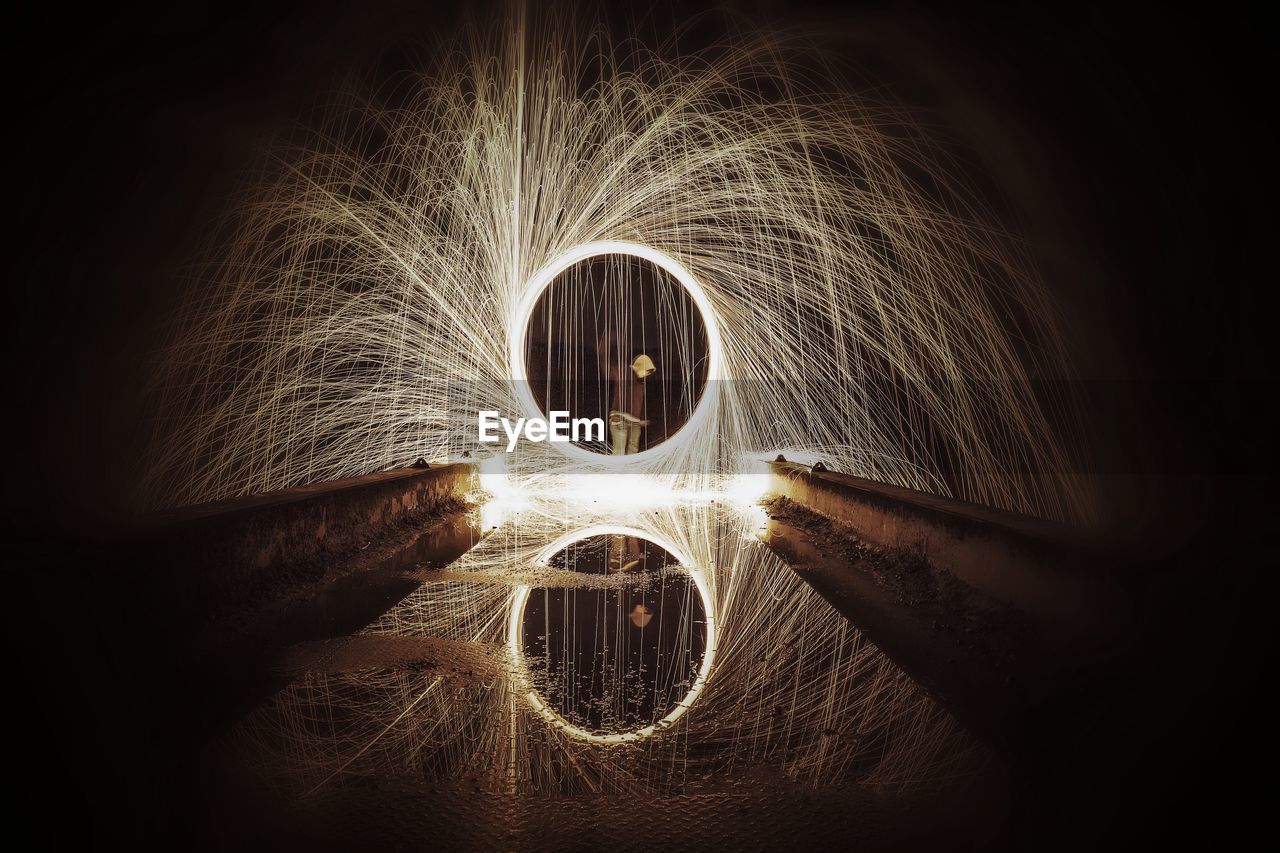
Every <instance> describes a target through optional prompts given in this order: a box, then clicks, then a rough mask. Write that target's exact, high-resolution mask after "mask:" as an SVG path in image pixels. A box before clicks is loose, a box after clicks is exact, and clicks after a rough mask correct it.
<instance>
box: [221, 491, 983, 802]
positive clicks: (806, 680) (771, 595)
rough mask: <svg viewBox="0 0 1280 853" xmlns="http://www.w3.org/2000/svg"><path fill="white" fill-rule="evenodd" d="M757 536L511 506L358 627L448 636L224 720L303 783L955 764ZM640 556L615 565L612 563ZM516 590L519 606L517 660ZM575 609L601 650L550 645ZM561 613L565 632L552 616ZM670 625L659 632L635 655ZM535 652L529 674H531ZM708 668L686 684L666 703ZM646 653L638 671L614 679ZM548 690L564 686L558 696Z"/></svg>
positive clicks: (576, 642)
mask: <svg viewBox="0 0 1280 853" xmlns="http://www.w3.org/2000/svg"><path fill="white" fill-rule="evenodd" d="M755 526H756V522H755V519H754V515H753V514H752V513H742V512H739V511H738V510H734V509H731V508H729V507H728V506H727V505H726V504H725V503H723V502H718V503H709V502H704V503H700V504H697V505H681V504H670V503H669V504H666V505H660V506H656V507H654V506H651V507H646V508H645V509H644V510H643V511H640V510H636V511H634V512H630V513H619V514H616V515H614V516H610V517H608V518H601V517H599V516H593V515H588V514H585V513H583V512H582V511H581V509H580V508H578V507H575V505H573V504H557V505H554V506H543V505H537V504H535V505H532V506H530V507H528V508H526V509H523V510H520V511H519V512H517V513H516V514H515V515H513V516H511V517H508V518H507V520H506V521H505V522H504V523H503V524H502V525H501V526H499V527H498V528H497V529H495V530H494V531H493V532H492V533H491V534H490V535H489V536H488V537H487V538H486V539H485V540H483V541H482V542H480V543H479V545H477V546H476V548H474V549H473V550H472V551H470V552H469V553H467V554H466V555H464V556H463V557H462V558H461V559H460V560H458V561H457V562H456V563H455V564H453V565H452V566H450V567H449V568H448V570H447V571H445V572H440V571H433V572H422V573H420V574H419V575H418V577H419V579H420V580H422V581H423V584H422V586H421V587H419V588H418V590H417V591H416V592H414V593H412V594H411V595H410V596H409V597H408V598H406V599H405V600H404V601H403V602H401V603H400V604H399V605H398V606H397V607H395V608H394V609H393V610H391V611H390V612H388V613H387V614H386V615H384V616H383V617H382V618H381V619H379V620H378V621H377V622H375V623H373V624H372V625H370V626H369V627H367V628H366V629H365V631H364V633H365V634H376V635H391V636H398V637H406V638H408V637H420V638H433V639H437V640H440V641H456V642H454V643H452V644H450V643H448V642H440V643H438V644H434V645H432V646H431V648H432V649H435V648H437V647H438V648H439V649H440V651H439V652H438V653H435V656H434V657H432V658H431V659H429V660H421V659H419V660H417V661H416V662H415V663H413V664H412V665H404V664H403V663H396V662H394V661H391V662H386V661H381V662H380V661H377V660H371V661H369V663H368V665H367V666H365V667H363V668H357V667H354V666H349V665H345V664H344V666H345V667H346V668H345V669H344V670H343V671H342V672H335V671H333V670H334V667H333V666H331V665H329V662H327V661H318V662H316V665H315V666H313V667H311V671H310V674H306V675H302V676H300V677H299V678H297V679H296V680H295V681H294V682H293V683H292V684H291V685H290V686H289V687H288V688H286V689H285V690H283V691H281V692H280V693H279V694H278V695H277V696H276V697H275V699H274V700H272V701H271V702H270V703H268V704H267V705H266V706H264V707H262V708H260V709H259V710H258V711H257V712H255V713H254V714H253V715H251V716H250V717H249V718H248V719H246V720H245V721H244V722H243V723H242V724H241V725H240V726H239V728H238V730H237V732H236V735H235V738H234V740H235V746H236V748H238V749H239V750H241V751H242V754H244V755H245V757H247V758H249V759H251V763H252V764H253V766H256V767H259V768H260V769H261V772H262V774H263V776H264V777H265V779H266V780H267V781H268V782H269V783H271V784H273V785H280V786H283V787H285V788H286V789H289V790H292V791H294V792H296V793H297V794H306V793H307V792H310V791H318V790H322V789H326V788H327V787H329V786H334V785H343V784H346V783H347V782H350V781H356V780H360V779H364V780H377V781H378V782H379V784H382V783H386V782H389V781H391V780H401V781H404V782H405V784H408V783H412V784H419V785H420V784H423V783H429V784H432V785H464V784H465V785H466V786H467V790H471V789H472V788H473V787H474V788H479V789H481V790H486V791H493V792H505V793H508V794H574V793H587V792H594V793H601V794H620V795H650V794H664V795H665V794H671V793H682V792H684V793H687V792H691V791H693V792H696V791H708V790H709V791H722V790H726V786H727V787H728V788H732V787H733V786H735V785H739V784H747V783H746V782H744V781H743V780H751V779H758V778H760V776H761V774H766V775H769V776H770V778H782V779H786V780H790V781H792V782H802V783H805V784H808V785H811V786H822V787H835V786H845V785H849V784H854V785H859V786H865V785H871V786H875V787H880V788H882V787H884V786H898V785H904V784H908V783H912V784H923V783H926V782H929V781H930V780H940V779H948V778H955V777H957V776H964V775H965V774H968V773H970V772H971V771H972V768H973V766H974V761H975V760H976V759H977V757H979V753H976V752H975V747H974V744H973V742H972V741H971V739H970V738H969V737H968V736H967V735H965V734H964V733H963V732H962V731H961V730H959V729H958V728H957V727H956V726H955V724H954V723H953V721H952V720H951V718H950V717H949V716H948V715H947V714H946V713H944V712H943V711H941V710H940V709H939V708H938V707H937V706H936V705H935V704H934V703H933V702H932V701H931V700H930V699H929V698H928V697H927V696H925V695H924V694H923V693H922V692H921V691H920V690H919V688H917V687H916V685H915V684H914V683H913V682H912V681H911V680H910V679H909V678H908V677H907V676H906V675H905V674H904V673H903V672H902V671H901V670H899V669H898V668H897V667H896V666H895V665H894V664H893V663H892V662H891V661H889V660H888V659H887V658H886V657H885V656H884V655H883V654H882V653H881V652H880V651H879V649H877V648H876V647H875V646H873V645H872V644H870V643H869V642H868V641H867V640H866V639H865V638H864V637H863V636H862V634H861V633H860V632H859V631H858V630H857V629H856V628H854V627H853V626H852V625H850V624H849V623H848V622H847V621H846V620H845V619H844V618H843V617H841V616H840V615H839V614H838V613H836V612H835V611H834V610H833V609H832V608H831V607H830V606H829V605H828V604H827V603H826V602H825V601H824V600H823V599H822V598H821V597H820V596H818V594H817V593H815V592H814V591H813V590H812V589H811V588H810V587H809V586H808V585H807V584H806V583H804V581H803V580H801V579H800V578H798V577H797V576H796V574H795V573H794V572H793V571H791V570H790V569H788V568H787V567H786V566H785V565H783V564H782V563H781V562H780V561H779V559H778V558H777V557H776V556H775V555H774V554H773V553H772V552H771V551H769V550H768V549H767V548H766V547H765V546H763V545H762V544H761V543H760V542H759V541H758V540H757V539H756V538H755V536H754V528H755ZM593 528H594V532H592V533H590V535H589V536H588V541H587V542H585V543H581V544H579V545H576V546H574V547H569V546H570V544H571V543H573V542H574V541H577V540H582V539H583V532H582V531H583V530H584V529H585V530H588V531H592V529H593ZM620 529H621V530H625V531H626V535H623V536H618V535H617V533H618V532H619V530H620ZM629 537H630V538H633V539H634V540H635V541H634V542H628V541H626V540H627V539H628V538H629ZM654 543H657V545H656V546H655V544H654ZM637 554H638V555H639V556H638V557H637V556H636V555H637ZM672 556H675V557H677V560H676V561H675V562H676V563H678V565H677V566H673V565H671V563H672V560H671V557H672ZM553 557H554V558H555V559H552V558H553ZM637 559H638V560H639V562H638V563H636V564H635V565H632V567H631V570H630V571H610V570H609V568H610V566H611V565H614V564H615V561H616V565H617V567H618V568H622V567H623V566H626V565H629V564H632V563H633V561H635V560H637ZM601 564H603V566H604V571H600V567H601ZM582 569H587V570H586V571H583V570H582ZM682 578H685V579H688V580H682ZM644 579H648V585H645V584H642V583H641V581H642V580H644ZM664 579H665V583H666V584H668V589H669V590H670V592H669V593H668V592H663V586H662V584H663V582H664ZM688 581H693V582H694V583H693V586H694V588H695V590H698V591H701V592H702V593H703V595H698V594H695V592H694V591H691V590H690V585H689V582H688ZM655 583H656V586H655ZM522 588H523V589H525V590H529V591H530V594H529V595H528V604H529V605H530V607H529V608H528V609H523V608H522V609H521V615H520V618H519V621H518V624H519V626H520V627H521V628H522V629H523V630H524V639H523V641H522V642H521V644H520V652H521V654H520V655H518V656H513V655H512V651H511V646H510V639H511V630H510V629H511V623H512V612H513V609H514V607H515V604H516V603H517V601H518V598H519V595H520V590H521V589H522ZM533 590H539V591H540V592H539V593H537V595H534V594H533V593H532V591H533ZM637 594H639V598H635V597H633V596H636V595H637ZM704 596H705V601H704V600H703V598H704ZM535 601H538V602H539V603H536V604H535ZM637 604H639V605H641V607H640V608H637V607H636V605H637ZM584 609H590V610H592V611H593V612H594V613H595V620H594V628H593V630H594V631H596V632H598V634H597V636H601V637H602V640H601V642H598V643H597V642H595V641H594V640H591V641H588V639H587V638H586V637H585V636H583V635H582V634H581V633H580V634H579V636H577V637H576V638H573V637H570V638H568V639H566V637H568V634H569V632H570V629H571V628H572V627H574V626H577V627H578V628H582V626H585V625H589V624H592V623H591V620H590V619H588V618H587V616H586V614H585V613H584V612H583V611H584ZM707 614H710V615H711V616H714V627H713V630H714V641H713V642H712V637H711V633H710V632H711V630H712V621H713V620H712V619H706V620H705V621H706V622H707V633H706V634H701V633H699V631H698V627H699V626H697V625H696V624H695V623H696V622H697V621H698V620H699V618H700V616H704V615H707ZM539 615H540V616H539ZM538 618H541V619H542V622H543V626H542V628H540V629H537V630H532V629H533V628H534V627H535V626H534V625H533V623H534V622H536V620H537V619H538ZM646 618H647V619H648V620H649V621H648V622H647V624H637V623H638V622H639V623H644V621H645V619H646ZM556 619H559V620H560V623H561V633H560V634H557V633H556V631H555V630H554V629H551V628H550V627H549V625H550V623H551V622H553V621H554V620H556ZM672 625H676V626H677V629H676V631H675V632H674V636H671V637H668V636H666V634H665V633H664V634H663V636H662V638H661V639H660V640H658V641H657V643H656V645H647V643H648V638H649V637H651V636H652V635H653V634H654V633H655V632H665V631H666V630H667V629H668V628H669V627H670V626H672ZM681 626H683V627H681ZM584 630H585V629H584ZM622 636H626V637H627V638H628V639H627V645H626V649H625V654H624V653H623V652H624V650H623V648H622V646H623V645H624V644H622V643H621V641H620V640H619V639H618V638H619V637H622ZM642 636H643V637H645V639H644V640H643V641H638V642H639V645H638V646H637V645H634V644H631V641H632V638H640V637H642ZM547 638H551V639H550V641H548V639H547ZM704 644H705V645H704ZM450 648H461V649H468V650H470V653H469V654H467V655H461V654H458V655H451V654H450V653H449V652H448V649H450ZM708 648H713V652H714V661H710V660H709V659H710V657H711V655H709V654H707V652H706V650H707V649H708ZM593 649H594V650H603V651H604V654H602V655H600V656H598V657H597V656H594V655H593V653H592V650H593ZM539 652H546V664H545V668H544V670H543V671H542V674H541V675H540V674H539V672H538V671H537V670H536V669H534V668H533V667H531V666H529V665H525V662H528V661H533V662H535V663H536V662H537V659H539V658H541V655H540V654H539ZM633 654H635V655H636V656H635V657H634V658H633V657H632V655H633ZM522 659H523V661H524V662H522ZM707 663H711V666H710V667H709V668H707V670H706V678H705V682H704V683H703V684H702V689H701V691H700V692H699V693H697V694H696V696H694V697H693V698H690V697H688V696H687V695H685V696H684V697H682V698H676V697H677V696H678V695H679V694H681V692H682V690H683V688H682V686H681V682H683V681H684V680H685V679H687V678H688V677H689V675H690V673H691V672H693V668H694V667H695V666H698V667H702V666H703V665H704V664H707ZM641 664H643V665H644V666H645V667H646V670H645V671H644V673H643V674H642V675H641V676H640V677H638V678H634V679H630V680H628V679H627V678H625V677H622V673H621V670H626V669H630V668H632V667H633V666H634V667H636V669H637V670H638V668H639V666H640V665H641ZM648 667H652V669H649V668H648ZM304 669H305V667H304ZM659 671H660V672H661V675H660V676H659ZM606 677H607V678H608V679H612V681H611V682H610V683H608V684H605V683H604V682H605V681H606V680H607V678H606ZM592 679H596V680H598V681H599V683H596V684H589V682H590V681H591V680H592ZM553 681H556V682H558V683H559V684H561V685H567V686H563V687H562V688H561V689H560V690H559V692H557V691H556V690H553V689H552V687H551V686H550V683H551V682H553ZM695 681H696V677H695ZM531 688H534V689H532V690H531ZM538 688H540V689H538ZM628 691H634V694H632V695H629V694H628ZM531 692H532V693H533V694H534V695H535V697H537V696H541V697H545V702H544V705H545V706H546V708H547V709H551V710H554V711H555V713H554V714H549V713H544V711H543V710H540V709H539V707H538V705H537V703H535V702H533V701H531V700H530V698H529V694H530V693H531ZM633 700H634V701H633ZM672 702H675V703H676V705H675V706H676V707H680V708H682V709H684V710H683V713H682V715H681V716H679V718H678V719H676V720H674V721H673V722H672V723H671V724H670V725H668V726H661V725H659V726H656V727H655V729H654V731H652V733H650V734H649V735H648V736H645V737H633V738H629V739H621V740H622V742H617V741H618V740H619V739H618V738H614V739H613V741H610V740H608V739H607V738H605V737H600V736H598V735H599V733H600V732H613V733H617V732H626V733H634V732H636V731H637V730H636V729H634V728H633V726H636V725H640V724H641V723H644V724H646V725H648V724H650V722H649V721H652V720H654V719H657V720H659V721H661V720H662V719H663V717H662V716H660V715H661V714H663V712H664V710H665V711H666V712H667V716H670V711H671V708H672V707H673V706H672V704H671V703H672ZM544 710H545V709H544ZM557 716H559V717H562V718H564V719H563V720H557V719H556V717H557ZM566 723H567V724H566ZM575 727H576V729H575ZM587 730H589V731H588V732H587V733H588V734H595V735H597V736H595V737H583V736H582V732H583V731H587ZM406 780H407V781H406Z"/></svg>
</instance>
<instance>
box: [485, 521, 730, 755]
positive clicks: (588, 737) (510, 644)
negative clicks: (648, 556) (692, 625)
mask: <svg viewBox="0 0 1280 853" xmlns="http://www.w3.org/2000/svg"><path fill="white" fill-rule="evenodd" d="M595 536H634V537H636V538H638V539H643V540H645V541H646V542H652V543H653V544H654V545H657V546H658V547H659V548H661V549H663V550H664V551H666V552H667V553H668V554H670V555H671V556H672V557H673V558H675V560H676V562H677V564H678V565H679V566H680V567H681V568H683V569H684V570H685V571H686V572H688V573H689V577H690V578H692V579H693V584H694V586H695V587H696V588H697V590H698V595H699V596H700V597H701V598H702V608H703V610H704V611H705V612H706V626H707V640H706V646H705V648H704V650H703V653H702V663H701V664H700V665H699V667H698V675H697V677H696V678H694V681H693V684H692V685H691V686H690V687H689V692H688V693H686V694H685V695H684V697H683V698H682V699H681V700H680V701H679V702H677V703H676V705H675V707H674V708H672V709H671V711H670V712H668V713H667V715H666V716H665V717H663V718H662V719H661V720H659V721H658V722H656V723H651V724H650V725H647V726H645V727H643V728H640V729H635V730H633V731H629V732H618V733H610V734H601V733H599V732H592V731H588V730H586V729H583V728H581V727H579V726H575V725H573V724H572V723H570V722H569V721H568V720H566V719H565V718H564V717H563V716H562V715H561V714H559V713H558V712H557V711H556V710H555V709H554V708H552V707H551V706H550V705H548V704H547V703H546V702H544V701H542V697H541V696H539V695H538V692H537V691H536V690H533V689H532V688H529V687H528V684H527V683H526V684H525V685H524V687H525V688H526V689H525V691H524V692H525V698H526V699H527V700H528V702H529V704H530V705H531V706H532V707H533V709H534V710H535V711H536V712H537V713H538V715H539V716H541V717H542V718H543V719H544V720H546V721H547V722H548V723H550V724H551V725H552V726H554V727H555V728H557V729H559V730H560V731H562V732H564V733H565V734H567V735H570V736H571V737H574V738H577V739H579V740H585V741H590V742H592V743H630V742H632V741H637V740H641V739H643V738H646V737H649V736H650V735H652V734H654V733H655V732H659V731H663V730H665V729H669V728H671V726H673V725H675V723H676V721H677V720H679V719H680V718H681V717H683V716H684V715H685V713H686V712H687V711H688V710H689V708H690V707H692V705H693V703H694V702H696V701H697V699H698V696H699V694H701V693H702V690H703V688H704V687H705V686H706V683H707V678H708V677H709V676H710V674H711V666H712V664H713V662H714V661H715V656H716V614H715V606H714V604H713V603H712V600H711V594H710V591H709V590H708V589H707V584H706V579H705V578H704V577H703V574H702V572H701V571H699V570H697V569H695V568H693V566H692V565H691V561H690V560H689V559H688V557H686V556H685V555H684V553H683V552H682V551H681V550H680V549H679V548H678V547H677V546H676V545H675V544H673V543H672V542H671V541H670V540H668V539H666V538H665V537H662V536H658V535H655V534H653V533H649V532H647V531H644V530H640V529H638V528H635V527H624V526H621V525H615V524H598V525H596V526H594V527H588V528H584V529H582V530H575V531H574V532H572V533H569V534H566V535H564V536H562V537H560V538H559V539H557V540H556V541H555V542H552V543H551V544H550V545H548V546H547V547H546V548H544V549H543V550H542V551H541V552H539V553H538V555H537V557H536V558H535V560H534V564H535V565H537V566H545V565H546V564H547V563H548V562H550V560H551V558H552V557H554V556H555V555H556V554H559V553H560V552H561V551H563V550H564V549H565V548H568V547H569V546H570V545H573V544H574V543H576V542H581V541H583V540H585V539H590V538H593V537H595ZM532 591H533V588H532V587H530V586H518V587H516V589H515V591H514V592H513V593H512V595H511V613H510V615H509V617H508V619H507V651H508V652H509V653H510V655H511V660H512V662H513V663H514V664H515V671H516V673H517V678H520V679H522V680H523V679H524V608H525V605H526V604H527V603H528V601H529V593H530V592H532Z"/></svg>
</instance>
